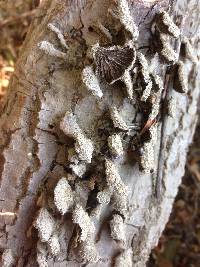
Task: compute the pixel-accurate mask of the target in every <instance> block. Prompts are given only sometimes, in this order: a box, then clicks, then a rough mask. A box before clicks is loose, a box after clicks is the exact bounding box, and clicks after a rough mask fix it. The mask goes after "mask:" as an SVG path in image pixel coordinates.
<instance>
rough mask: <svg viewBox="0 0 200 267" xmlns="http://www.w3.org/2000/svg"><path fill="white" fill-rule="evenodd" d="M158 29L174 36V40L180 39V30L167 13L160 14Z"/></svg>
mask: <svg viewBox="0 0 200 267" xmlns="http://www.w3.org/2000/svg"><path fill="white" fill-rule="evenodd" d="M157 26H158V28H159V29H160V31H162V32H164V33H167V34H170V35H172V36H173V37H174V38H178V37H179V36H180V29H179V28H178V26H176V24H175V23H174V22H173V20H172V18H171V17H170V16H169V14H168V13H167V12H166V11H162V12H160V14H159V15H158V23H157Z"/></svg>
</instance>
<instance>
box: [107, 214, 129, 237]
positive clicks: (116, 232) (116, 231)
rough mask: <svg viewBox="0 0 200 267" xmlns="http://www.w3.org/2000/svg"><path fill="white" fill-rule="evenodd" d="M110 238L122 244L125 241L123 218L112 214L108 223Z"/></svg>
mask: <svg viewBox="0 0 200 267" xmlns="http://www.w3.org/2000/svg"><path fill="white" fill-rule="evenodd" d="M110 230H111V236H112V238H113V239H115V240H118V241H122V242H124V241H125V239H126V235H125V225H124V221H123V218H122V217H121V216H120V215H118V214H114V215H113V218H112V220H111V221H110Z"/></svg>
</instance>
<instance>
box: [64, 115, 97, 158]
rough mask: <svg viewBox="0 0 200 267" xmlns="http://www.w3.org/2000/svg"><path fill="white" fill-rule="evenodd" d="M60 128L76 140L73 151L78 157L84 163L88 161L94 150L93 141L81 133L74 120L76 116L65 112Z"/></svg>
mask: <svg viewBox="0 0 200 267" xmlns="http://www.w3.org/2000/svg"><path fill="white" fill-rule="evenodd" d="M60 128H61V129H62V130H63V132H64V133H65V134H66V135H68V136H71V137H73V138H74V139H75V140H76V143H75V151H76V152H77V155H78V157H79V159H80V160H82V161H84V162H86V163H90V162H91V159H92V154H93V151H94V147H93V143H92V141H91V140H90V139H88V138H87V137H86V136H85V135H84V134H83V132H82V130H81V129H80V127H79V126H78V123H77V122H76V116H75V115H73V114H72V113H70V112H67V113H66V114H65V116H64V118H63V120H62V121H61V123H60Z"/></svg>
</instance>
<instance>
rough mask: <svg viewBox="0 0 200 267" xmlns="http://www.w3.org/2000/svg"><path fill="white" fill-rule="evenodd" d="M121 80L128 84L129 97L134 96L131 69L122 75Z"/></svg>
mask: <svg viewBox="0 0 200 267" xmlns="http://www.w3.org/2000/svg"><path fill="white" fill-rule="evenodd" d="M121 80H122V81H123V82H124V84H125V86H126V92H127V96H128V98H129V99H133V98H134V91H133V82H132V79H131V75H130V72H129V69H127V70H125V72H124V75H123V76H122V78H121Z"/></svg>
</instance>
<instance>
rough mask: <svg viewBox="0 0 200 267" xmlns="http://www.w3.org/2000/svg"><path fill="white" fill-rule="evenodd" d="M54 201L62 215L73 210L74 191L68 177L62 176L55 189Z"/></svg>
mask: <svg viewBox="0 0 200 267" xmlns="http://www.w3.org/2000/svg"><path fill="white" fill-rule="evenodd" d="M54 203H55V205H56V207H57V209H58V210H59V211H60V213H61V214H62V215H64V214H65V213H66V212H68V211H69V210H71V208H72V207H73V204H74V193H73V191H72V189H71V186H70V185H69V183H68V181H67V179H66V178H64V177H63V178H61V179H60V180H59V181H58V183H57V185H56V187H55V189H54Z"/></svg>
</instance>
